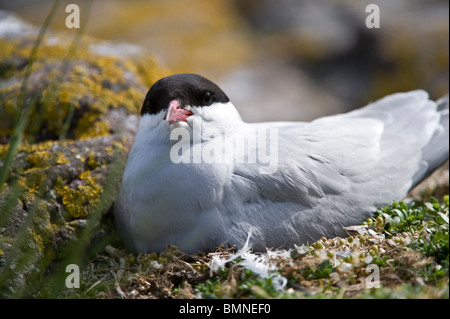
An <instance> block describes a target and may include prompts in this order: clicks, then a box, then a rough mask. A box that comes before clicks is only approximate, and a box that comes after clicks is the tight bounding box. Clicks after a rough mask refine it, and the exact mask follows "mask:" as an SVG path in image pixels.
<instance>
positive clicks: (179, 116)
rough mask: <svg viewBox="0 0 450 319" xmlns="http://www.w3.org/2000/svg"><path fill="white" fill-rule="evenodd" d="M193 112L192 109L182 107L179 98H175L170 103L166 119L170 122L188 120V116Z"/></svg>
mask: <svg viewBox="0 0 450 319" xmlns="http://www.w3.org/2000/svg"><path fill="white" fill-rule="evenodd" d="M192 114H193V113H192V112H191V111H188V110H185V109H182V108H181V105H180V103H179V102H178V101H177V100H173V101H172V102H170V104H169V109H168V110H167V114H166V121H167V122H168V123H169V124H172V123H174V122H187V118H188V117H189V116H191V115H192Z"/></svg>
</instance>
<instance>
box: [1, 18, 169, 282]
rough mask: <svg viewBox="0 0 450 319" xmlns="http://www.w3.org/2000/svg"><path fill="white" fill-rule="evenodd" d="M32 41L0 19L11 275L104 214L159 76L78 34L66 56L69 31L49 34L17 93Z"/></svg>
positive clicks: (151, 65) (4, 201)
mask: <svg viewBox="0 0 450 319" xmlns="http://www.w3.org/2000/svg"><path fill="white" fill-rule="evenodd" d="M12 22H14V23H12ZM23 30H25V31H23ZM22 31H23V32H22ZM35 36H36V31H35V30H34V29H33V28H31V27H29V26H28V25H26V24H24V23H21V22H20V20H17V19H16V18H14V17H13V16H5V14H4V13H3V14H2V16H1V17H0V170H4V169H7V170H8V177H7V181H6V183H5V184H4V185H2V186H0V216H1V217H0V269H1V267H2V266H5V265H6V266H8V267H9V268H11V267H12V268H13V269H14V268H15V267H16V266H17V265H16V264H15V262H18V260H20V258H21V257H20V256H22V255H23V256H25V255H27V254H28V255H29V254H31V256H34V257H35V258H43V256H44V253H48V251H53V253H52V255H53V256H57V255H58V254H60V251H59V250H60V249H61V248H62V247H65V244H66V242H67V241H70V240H72V239H75V238H77V235H78V233H79V231H80V229H82V228H83V226H85V224H86V223H85V218H86V217H87V216H89V215H91V214H93V213H105V212H107V211H108V210H109V209H110V208H111V206H112V203H113V200H114V197H115V192H116V191H117V190H118V186H119V182H120V176H121V174H120V172H121V170H122V169H123V167H124V162H125V160H126V155H127V151H128V149H129V146H130V145H131V144H132V141H133V138H134V135H135V133H136V129H137V125H138V119H139V117H138V114H139V110H140V107H141V106H142V100H143V96H144V95H145V93H146V91H147V90H148V87H149V86H151V84H153V82H155V81H156V80H158V79H159V78H160V77H162V76H164V75H165V72H166V71H165V70H163V69H162V68H160V67H159V66H158V65H157V63H156V62H155V60H154V58H153V56H152V55H151V54H150V53H148V52H145V51H144V50H143V49H140V48H139V47H136V46H131V45H127V44H114V43H105V42H97V41H95V40H93V39H85V38H83V41H82V42H80V43H79V44H78V45H77V49H76V50H75V52H74V53H73V54H72V55H71V54H69V47H70V44H71V42H70V41H67V37H68V34H65V33H54V32H51V31H49V32H47V34H46V36H45V38H44V41H43V43H42V45H41V46H40V47H39V49H38V53H37V57H36V59H35V60H34V63H33V65H32V70H31V76H30V77H29V79H28V86H27V87H26V90H25V91H23V89H22V83H23V81H24V76H25V73H26V68H27V66H28V63H29V62H30V61H29V56H30V52H31V49H32V46H33V42H34V39H35ZM23 92H25V95H24V98H23V100H24V101H25V103H24V104H23V105H24V107H34V110H33V113H31V116H30V117H29V121H28V124H27V125H26V128H25V131H24V135H23V139H22V142H21V144H20V145H19V146H18V150H17V153H16V154H15V156H14V159H13V160H12V163H11V165H10V167H5V166H6V165H7V164H6V161H5V159H6V157H7V154H8V152H9V150H10V143H11V141H12V139H11V137H12V135H13V132H14V129H15V125H14V123H15V118H16V116H17V112H19V111H20V110H21V107H23V106H22V105H21V103H20V101H21V94H23ZM33 103H34V104H33ZM114 170H116V173H115V174H112V172H113V171H114ZM117 172H119V173H117ZM105 187H109V188H108V193H105ZM100 228H101V227H100ZM30 252H31V253H30ZM47 255H48V254H47ZM8 256H9V257H10V259H8ZM13 257H14V258H15V259H14V258H13ZM35 258H31V257H30V258H26V260H27V262H26V263H23V264H22V267H25V269H27V268H26V267H27V266H26V264H27V263H30V264H33V262H34V260H35ZM14 260H15V261H14ZM31 268H33V267H31ZM0 277H1V276H0ZM1 281H2V278H0V287H1V286H2V282H1ZM17 285H19V283H17Z"/></svg>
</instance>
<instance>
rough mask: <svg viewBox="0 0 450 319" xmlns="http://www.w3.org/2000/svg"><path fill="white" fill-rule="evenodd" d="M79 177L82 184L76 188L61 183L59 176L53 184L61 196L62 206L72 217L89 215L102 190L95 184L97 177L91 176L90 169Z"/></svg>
mask: <svg viewBox="0 0 450 319" xmlns="http://www.w3.org/2000/svg"><path fill="white" fill-rule="evenodd" d="M80 179H81V180H82V181H83V184H81V185H79V186H78V187H77V188H76V189H73V188H70V187H69V186H67V185H62V179H61V178H60V177H58V179H57V182H56V185H55V189H56V191H57V192H58V193H59V194H60V195H61V197H62V201H63V204H64V208H65V209H66V210H67V211H68V212H69V214H70V215H72V217H74V218H78V217H84V216H87V215H89V214H90V213H91V212H92V209H93V208H94V207H95V204H96V203H97V202H98V200H99V199H100V195H101V193H102V191H103V189H102V187H101V186H100V185H99V184H97V182H96V180H97V179H96V178H94V177H92V176H91V171H84V172H83V173H81V174H80Z"/></svg>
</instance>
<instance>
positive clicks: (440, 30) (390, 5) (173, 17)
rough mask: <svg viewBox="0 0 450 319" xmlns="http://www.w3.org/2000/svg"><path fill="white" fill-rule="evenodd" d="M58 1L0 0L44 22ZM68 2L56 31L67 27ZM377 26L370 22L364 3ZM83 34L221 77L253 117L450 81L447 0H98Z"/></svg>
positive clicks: (345, 106)
mask: <svg viewBox="0 0 450 319" xmlns="http://www.w3.org/2000/svg"><path fill="white" fill-rule="evenodd" d="M52 3H53V0H39V1H36V0H15V1H11V0H0V10H6V11H10V12H13V13H15V14H16V15H17V16H18V17H19V18H21V19H24V20H25V21H27V22H29V23H31V24H33V25H35V26H40V25H42V23H43V21H44V19H45V17H46V15H47V14H48V12H49V10H50V7H51V5H52ZM69 3H76V4H78V5H79V6H80V9H81V18H82V19H83V16H84V15H85V14H87V12H86V10H87V7H88V6H87V5H86V1H75V0H70V1H63V3H62V5H61V6H60V7H59V9H58V12H57V16H56V18H55V19H54V20H53V23H52V25H51V28H52V29H54V30H67V29H66V26H65V19H66V16H67V15H68V13H66V12H65V10H64V9H65V7H66V5H67V4H69ZM370 3H375V4H377V5H378V6H379V8H380V28H374V29H369V28H367V27H366V23H365V21H366V18H367V16H368V15H369V14H370V13H367V12H366V6H367V5H368V4H370ZM89 17H90V18H89V21H88V24H87V27H86V30H85V33H86V34H88V35H91V36H93V37H96V38H98V39H102V40H112V41H120V42H128V43H132V44H136V45H139V46H142V47H144V48H146V49H148V50H150V51H151V52H153V53H154V54H155V55H156V57H157V59H158V60H159V63H161V64H162V65H164V66H166V67H167V68H168V69H169V70H170V73H180V72H191V73H198V74H201V75H203V76H205V77H207V78H209V79H211V80H213V81H214V82H215V83H217V84H219V86H221V87H222V89H223V90H224V91H225V92H226V93H227V95H228V96H229V97H230V99H231V100H232V102H233V103H234V105H235V106H236V107H237V109H238V110H239V111H240V113H241V115H242V117H243V118H244V120H246V121H249V122H254V121H265V120H305V121H306V120H311V119H314V118H316V117H319V116H322V115H327V114H334V113H338V112H346V111H348V110H351V109H354V108H357V107H360V106H363V105H365V104H367V103H369V102H370V101H373V100H376V99H378V98H381V97H383V96H385V95H387V94H390V93H394V92H398V91H408V90H413V89H417V88H422V89H425V90H427V91H428V92H429V93H430V95H431V97H432V98H434V99H436V98H438V97H440V96H441V95H443V94H445V93H447V92H448V88H449V1H448V0H396V1H392V0H383V1H374V0H370V1H350V0H314V1H306V0H278V1H270V0H234V1H230V0H132V1H125V0H93V1H92V6H91V7H90V14H89Z"/></svg>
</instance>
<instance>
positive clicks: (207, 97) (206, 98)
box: [203, 91, 214, 105]
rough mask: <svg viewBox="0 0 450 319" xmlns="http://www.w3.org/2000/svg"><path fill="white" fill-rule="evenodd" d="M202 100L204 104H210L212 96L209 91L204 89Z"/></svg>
mask: <svg viewBox="0 0 450 319" xmlns="http://www.w3.org/2000/svg"><path fill="white" fill-rule="evenodd" d="M203 100H204V101H205V103H206V105H211V104H212V103H213V102H214V98H213V96H212V94H211V92H209V91H206V92H205V93H204V94H203Z"/></svg>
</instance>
